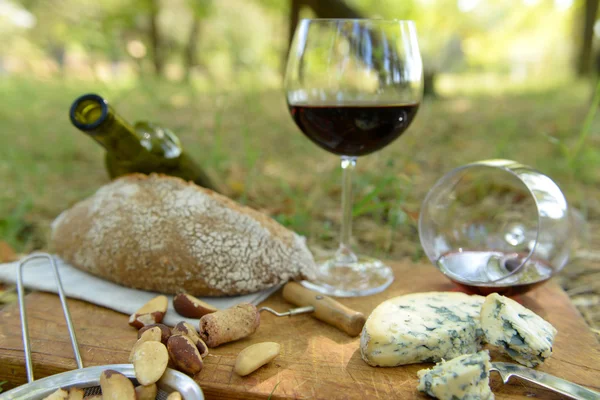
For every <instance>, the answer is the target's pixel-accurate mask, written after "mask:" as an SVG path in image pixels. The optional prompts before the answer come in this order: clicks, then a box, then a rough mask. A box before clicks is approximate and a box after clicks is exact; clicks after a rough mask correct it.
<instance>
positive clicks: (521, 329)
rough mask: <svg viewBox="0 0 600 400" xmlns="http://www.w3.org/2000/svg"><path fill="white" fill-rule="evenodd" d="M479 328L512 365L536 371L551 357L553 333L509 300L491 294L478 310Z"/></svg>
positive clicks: (552, 329)
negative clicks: (524, 366)
mask: <svg viewBox="0 0 600 400" xmlns="http://www.w3.org/2000/svg"><path fill="white" fill-rule="evenodd" d="M481 326H482V328H483V330H484V332H485V337H486V339H487V342H488V343H490V344H493V345H495V346H498V347H500V348H502V349H504V351H505V352H506V353H507V354H508V355H509V356H510V357H511V358H512V359H513V360H515V361H517V362H519V363H521V364H523V365H526V366H528V367H531V368H533V367H535V366H537V365H539V364H541V363H543V362H544V360H545V359H546V358H548V357H550V356H551V355H552V343H553V342H554V336H556V329H555V328H554V327H553V326H552V325H551V324H550V323H549V322H547V321H545V320H544V319H543V318H542V317H540V316H539V315H537V314H535V313H534V312H533V311H531V310H529V309H527V308H525V307H523V306H522V305H520V304H519V303H517V302H516V301H514V300H511V299H509V298H508V297H504V296H500V295H499V294H497V293H492V294H490V295H489V296H487V297H486V299H485V302H484V303H483V306H482V307H481Z"/></svg>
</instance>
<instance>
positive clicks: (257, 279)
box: [51, 174, 316, 296]
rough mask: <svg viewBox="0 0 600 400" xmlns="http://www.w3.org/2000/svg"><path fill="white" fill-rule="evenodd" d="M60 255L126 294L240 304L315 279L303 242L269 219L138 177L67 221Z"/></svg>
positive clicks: (58, 235) (60, 233) (58, 223)
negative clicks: (228, 299) (233, 299)
mask: <svg viewBox="0 0 600 400" xmlns="http://www.w3.org/2000/svg"><path fill="white" fill-rule="evenodd" d="M51 247H52V249H53V250H54V251H55V252H56V253H57V254H58V255H59V256H60V257H62V258H63V259H64V260H65V261H67V262H69V263H70V264H72V265H74V266H75V267H77V268H80V269H82V270H84V271H87V272H89V273H91V274H94V275H97V276H99V277H101V278H104V279H107V280H110V281H112V282H115V283H118V284H121V285H123V286H127V287H131V288H136V289H142V290H149V291H155V292H160V293H165V294H175V293H178V292H181V291H184V292H187V293H189V294H192V295H194V296H224V295H240V294H247V293H252V292H256V291H258V290H262V289H265V288H268V287H271V286H274V285H277V284H281V283H284V282H287V281H288V280H290V279H300V278H308V279H310V278H312V277H313V275H314V272H315V268H316V267H315V263H314V260H313V257H312V254H311V253H310V251H309V250H308V248H307V247H306V244H305V240H304V238H302V237H300V236H298V235H297V234H295V233H294V232H292V231H290V230H288V229H286V228H285V227H283V226H281V225H280V224H278V223H277V222H275V221H274V220H272V219H271V218H269V217H268V216H266V215H264V214H261V213H260V212H258V211H256V210H253V209H251V208H249V207H245V206H242V205H240V204H238V203H236V202H234V201H233V200H231V199H229V198H227V197H225V196H222V195H220V194H217V193H215V192H213V191H211V190H209V189H205V188H202V187H199V186H196V185H195V184H193V183H192V182H185V181H183V180H182V179H179V178H175V177H171V176H165V175H159V174H151V175H149V176H147V175H142V174H131V175H126V176H124V177H121V178H119V179H116V180H114V181H112V182H110V183H109V184H107V185H105V186H103V187H102V188H100V189H99V190H98V191H97V192H96V193H95V194H94V195H92V196H91V197H89V198H87V199H85V200H83V201H81V202H79V203H77V204H75V205H74V206H73V207H71V208H70V209H68V210H66V211H65V212H63V213H62V214H61V215H59V216H58V217H57V218H56V220H55V221H54V223H53V224H52V235H51Z"/></svg>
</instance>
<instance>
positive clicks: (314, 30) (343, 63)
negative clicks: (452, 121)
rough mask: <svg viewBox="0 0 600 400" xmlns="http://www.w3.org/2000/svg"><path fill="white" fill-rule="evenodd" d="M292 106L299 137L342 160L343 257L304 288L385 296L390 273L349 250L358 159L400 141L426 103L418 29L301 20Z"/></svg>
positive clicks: (291, 71)
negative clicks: (355, 168)
mask: <svg viewBox="0 0 600 400" xmlns="http://www.w3.org/2000/svg"><path fill="white" fill-rule="evenodd" d="M285 92H286V100H287V104H288V108H289V111H290V114H291V116H292V118H293V120H294V121H295V123H296V125H297V126H298V128H299V129H300V131H301V132H302V133H303V134H304V135H305V136H306V137H307V138H308V139H309V140H311V141H312V142H313V143H315V144H316V145H317V146H319V147H321V148H322V149H324V150H326V151H328V152H330V153H333V154H336V155H339V156H341V166H342V169H343V178H342V179H343V182H342V214H343V217H342V233H341V239H340V242H341V243H340V246H339V249H338V250H337V252H336V254H335V255H333V256H332V257H328V258H326V259H322V260H317V262H318V274H317V278H316V279H314V280H311V281H310V282H308V281H304V282H303V284H304V285H305V286H307V287H309V288H311V289H314V290H318V291H320V292H322V293H326V294H330V295H335V296H363V295H369V294H372V293H377V292H379V291H381V290H384V289H385V288H386V287H387V286H388V285H389V284H390V283H391V282H392V281H393V273H392V271H391V269H390V268H389V267H388V266H386V265H385V264H383V263H382V262H381V261H379V260H376V259H371V258H368V257H360V256H357V255H356V254H354V253H353V252H352V250H351V249H350V234H351V215H352V206H351V174H352V171H353V169H354V167H355V166H356V161H357V157H359V156H365V155H368V154H370V153H373V152H375V151H377V150H380V149H382V148H383V147H385V146H387V145H389V144H390V143H392V142H393V141H395V140H396V139H397V138H398V137H399V136H400V135H402V134H403V133H404V132H405V131H406V129H407V128H408V127H409V126H410V124H411V122H412V121H413V119H414V117H415V115H416V114H417V110H418V108H419V104H420V102H421V98H422V95H423V77H422V62H421V56H420V53H419V47H418V43H417V36H416V31H415V26H414V23H413V22H412V21H389V20H369V19H314V20H302V21H301V22H300V23H299V24H298V27H297V29H296V32H295V34H294V39H293V41H292V45H291V47H290V52H289V56H288V62H287V68H286V75H285Z"/></svg>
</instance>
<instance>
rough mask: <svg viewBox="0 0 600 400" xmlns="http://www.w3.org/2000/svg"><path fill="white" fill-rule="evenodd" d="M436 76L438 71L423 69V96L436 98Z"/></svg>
mask: <svg viewBox="0 0 600 400" xmlns="http://www.w3.org/2000/svg"><path fill="white" fill-rule="evenodd" d="M435 78H437V73H436V72H435V71H432V70H425V71H423V96H424V97H429V98H432V99H433V98H436V97H437V95H438V94H437V91H436V90H435Z"/></svg>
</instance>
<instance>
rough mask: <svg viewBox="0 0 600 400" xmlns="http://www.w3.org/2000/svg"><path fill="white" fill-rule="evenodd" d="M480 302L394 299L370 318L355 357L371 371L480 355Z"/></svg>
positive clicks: (440, 297) (457, 296)
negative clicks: (371, 368) (378, 368)
mask: <svg viewBox="0 0 600 400" xmlns="http://www.w3.org/2000/svg"><path fill="white" fill-rule="evenodd" d="M483 300H484V298H483V297H482V296H469V295H466V294H464V293H447V292H428V293H415V294H409V295H405V296H400V297H395V298H393V299H390V300H387V301H384V302H383V303H381V304H380V305H378V306H377V307H376V308H375V310H373V312H372V313H371V315H370V316H369V318H368V319H367V322H366V323H365V326H364V327H363V330H362V333H361V338H360V353H361V356H362V358H363V360H365V362H366V363H367V364H369V365H372V366H381V367H395V366H397V365H404V364H413V363H420V362H437V361H441V360H442V359H451V358H454V357H457V356H459V355H462V354H469V353H476V352H477V351H479V350H481V346H482V340H483V330H482V329H481V327H480V324H479V312H480V310H481V304H482V303H483Z"/></svg>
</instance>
